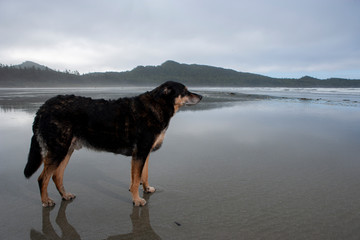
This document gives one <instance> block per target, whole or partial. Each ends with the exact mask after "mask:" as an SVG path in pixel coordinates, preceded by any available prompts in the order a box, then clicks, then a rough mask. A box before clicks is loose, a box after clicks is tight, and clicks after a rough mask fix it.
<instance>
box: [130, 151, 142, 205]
mask: <svg viewBox="0 0 360 240" xmlns="http://www.w3.org/2000/svg"><path fill="white" fill-rule="evenodd" d="M145 161H146V159H141V158H138V157H136V156H133V158H132V160H131V186H130V192H131V194H132V199H133V204H134V205H135V206H144V205H145V204H146V201H145V199H143V198H140V196H139V186H140V181H141V173H142V170H143V167H144V164H145Z"/></svg>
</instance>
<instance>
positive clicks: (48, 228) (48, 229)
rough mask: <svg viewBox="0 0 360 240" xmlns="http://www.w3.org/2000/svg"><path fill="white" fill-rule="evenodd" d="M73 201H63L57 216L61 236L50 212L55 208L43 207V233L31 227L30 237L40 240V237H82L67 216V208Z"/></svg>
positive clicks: (33, 239) (75, 238) (74, 239)
mask: <svg viewBox="0 0 360 240" xmlns="http://www.w3.org/2000/svg"><path fill="white" fill-rule="evenodd" d="M71 202H72V201H62V202H61V205H60V208H59V211H58V214H57V217H56V220H55V222H56V224H57V225H58V226H59V227H60V230H61V236H59V235H58V234H57V233H56V231H55V229H54V227H53V225H52V224H51V220H50V212H51V211H52V210H53V209H54V207H51V208H42V233H41V232H39V231H36V230H35V229H31V231H30V239H32V240H38V239H73V240H77V239H81V238H80V235H79V234H78V233H77V231H76V229H75V228H74V227H73V226H72V225H71V224H70V223H69V222H68V220H67V218H66V213H65V211H66V208H67V206H68V205H69V204H70V203H71Z"/></svg>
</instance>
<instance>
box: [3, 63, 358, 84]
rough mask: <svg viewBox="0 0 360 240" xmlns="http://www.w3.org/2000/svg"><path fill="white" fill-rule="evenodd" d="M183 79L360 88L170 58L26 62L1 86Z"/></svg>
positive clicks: (7, 74) (7, 73)
mask: <svg viewBox="0 0 360 240" xmlns="http://www.w3.org/2000/svg"><path fill="white" fill-rule="evenodd" d="M169 80H172V81H179V82H182V83H184V84H185V85H189V86H217V87H354V88H357V87H360V80H347V79H341V78H331V79H326V80H320V79H316V78H312V77H309V76H304V77H302V78H300V79H289V78H271V77H267V76H263V75H259V74H253V73H245V72H238V71H235V70H232V69H224V68H219V67H212V66H206V65H198V64H180V63H177V62H175V61H166V62H164V63H163V64H161V65H159V66H138V67H136V68H134V69H133V70H131V71H126V72H97V73H87V74H83V75H79V74H78V73H70V72H68V71H67V72H59V71H54V70H52V69H50V68H47V67H46V66H42V65H40V64H37V63H33V62H25V63H23V64H20V65H17V66H10V67H9V66H1V67H0V86H1V87H74V86H77V87H82V86H84V87H85V86H125V85H131V86H135V85H137V86H139V85H141V86H155V85H159V84H161V83H163V82H165V81H169Z"/></svg>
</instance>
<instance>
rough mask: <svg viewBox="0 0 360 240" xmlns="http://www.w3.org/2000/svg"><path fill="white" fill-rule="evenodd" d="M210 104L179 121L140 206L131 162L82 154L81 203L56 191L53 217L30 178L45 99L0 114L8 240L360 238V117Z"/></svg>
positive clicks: (68, 177)
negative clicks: (35, 124) (27, 171)
mask: <svg viewBox="0 0 360 240" xmlns="http://www.w3.org/2000/svg"><path fill="white" fill-rule="evenodd" d="M92 94H95V93H92ZM96 94H98V93H96ZM203 94H204V93H203ZM3 95H4V94H3ZM3 95H2V96H3ZM100 95H101V94H100ZM205 95H206V93H205ZM207 96H208V97H209V99H211V100H209V101H204V102H203V105H204V106H203V107H198V108H193V109H192V111H181V112H179V113H178V114H177V115H175V117H174V118H173V120H172V121H171V123H170V127H169V130H168V132H167V135H166V137H165V141H164V144H163V146H162V148H161V149H160V150H159V151H157V152H155V153H153V154H152V155H151V157H150V165H149V180H150V183H151V184H152V185H153V186H154V187H156V188H157V191H156V192H155V193H154V194H151V195H145V196H144V197H145V198H147V199H148V205H146V206H145V207H141V208H138V207H133V206H132V203H131V196H130V194H129V192H128V186H129V179H130V158H127V157H124V156H120V155H114V154H111V153H104V152H101V153H100V152H94V151H90V150H85V149H82V150H80V151H77V152H75V153H74V154H73V157H72V159H71V160H70V163H69V166H68V168H67V169H66V171H65V180H64V183H65V186H66V187H67V189H68V190H69V191H70V192H72V193H74V194H76V195H77V197H76V199H75V200H74V201H72V202H63V201H61V198H60V196H59V194H58V193H57V191H56V189H55V186H54V184H53V183H51V184H49V194H50V196H51V197H52V198H53V199H54V200H55V202H56V206H55V207H54V208H52V209H43V208H42V207H41V203H40V196H39V192H38V186H37V181H36V179H37V176H38V175H39V174H40V170H38V172H36V173H35V174H34V176H33V177H32V178H30V179H29V180H27V179H25V177H24V176H23V168H24V166H25V162H26V158H27V152H28V148H29V141H30V137H31V134H32V133H31V124H32V119H33V116H34V111H35V109H36V108H37V107H38V104H40V102H41V101H38V102H36V101H35V102H31V101H25V102H24V101H23V102H22V103H21V97H20V98H18V99H17V100H18V102H17V103H15V101H14V99H12V100H13V101H11V99H9V100H10V101H9V102H10V103H12V105H11V104H10V105H6V106H5V104H0V106H1V109H0V121H1V126H0V153H1V159H0V194H1V198H2V200H1V203H2V204H1V205H0V211H1V217H0V219H1V225H0V238H1V239H359V237H360V214H359V213H360V212H359V209H360V200H359V199H360V192H359V187H360V161H359V155H360V147H359V146H360V145H359V144H360V125H359V120H360V108H358V107H349V106H339V105H326V104H317V103H314V102H309V101H286V100H284V99H279V98H267V97H254V96H248V97H247V98H246V96H241V97H243V98H244V99H240V98H239V99H237V100H236V101H235V100H233V99H232V98H234V97H236V96H240V95H233V94H229V93H226V94H222V93H216V94H215V95H214V94H213V93H208V95H207ZM221 96H223V97H221ZM33 97H39V95H35V96H33ZM216 98H219V99H220V100H219V101H216V100H214V99H216ZM31 99H33V98H31ZM226 99H227V100H226ZM245 100H246V101H245ZM29 103H31V104H29ZM200 104H202V103H200ZM14 105H16V106H21V107H14ZM189 109H190V108H189Z"/></svg>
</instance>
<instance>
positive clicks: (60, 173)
mask: <svg viewBox="0 0 360 240" xmlns="http://www.w3.org/2000/svg"><path fill="white" fill-rule="evenodd" d="M75 146H76V138H74V139H73V140H72V143H71V145H70V147H69V150H68V153H67V154H66V156H65V158H64V160H63V161H61V163H60V164H59V166H58V167H57V168H56V170H55V172H54V175H53V177H52V178H53V181H54V183H55V185H56V188H57V190H58V191H59V193H60V195H61V197H62V199H63V200H71V199H74V198H75V195H74V194H71V193H68V192H66V191H65V187H64V185H63V179H64V172H65V168H66V166H67V164H68V163H69V160H70V157H71V155H72V153H73V152H74V149H75Z"/></svg>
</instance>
